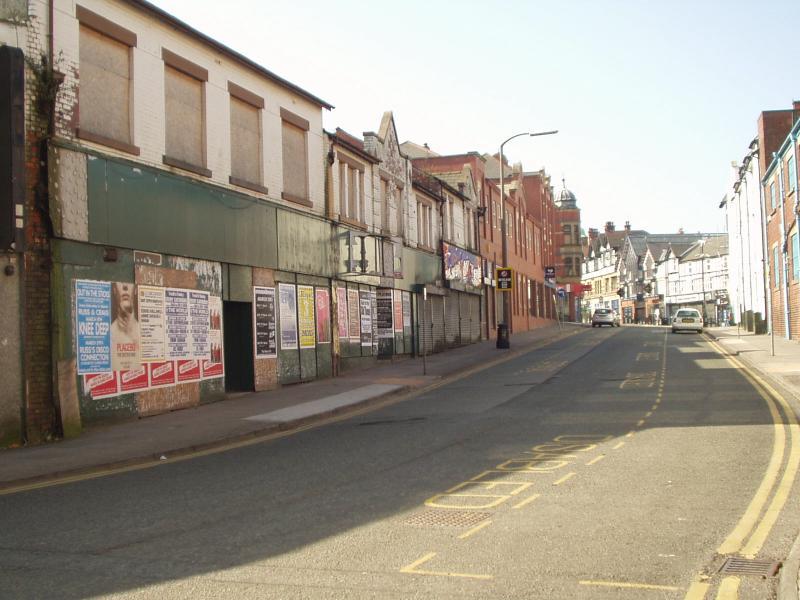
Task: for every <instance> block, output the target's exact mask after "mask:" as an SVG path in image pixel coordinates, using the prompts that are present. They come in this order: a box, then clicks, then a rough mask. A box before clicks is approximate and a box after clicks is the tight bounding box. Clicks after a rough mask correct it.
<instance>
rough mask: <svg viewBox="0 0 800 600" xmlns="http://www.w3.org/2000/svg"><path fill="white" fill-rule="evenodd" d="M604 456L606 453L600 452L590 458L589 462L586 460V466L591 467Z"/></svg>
mask: <svg viewBox="0 0 800 600" xmlns="http://www.w3.org/2000/svg"><path fill="white" fill-rule="evenodd" d="M605 457H606V455H605V454H601V455H600V456H597V457H595V458H593V459H592V460H590V461H589V462H587V463H586V466H587V467H591V466H592V465H593V464H595V463H598V462H600V461H601V460H603V459H604V458H605Z"/></svg>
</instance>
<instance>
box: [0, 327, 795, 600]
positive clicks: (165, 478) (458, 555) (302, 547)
mask: <svg viewBox="0 0 800 600" xmlns="http://www.w3.org/2000/svg"><path fill="white" fill-rule="evenodd" d="M758 383H759V382H758V381H757V380H756V379H752V378H751V377H750V376H749V375H747V373H745V372H744V371H742V370H741V369H739V368H737V364H736V362H735V359H734V360H729V359H728V358H726V357H724V356H722V355H721V354H719V353H718V352H717V350H716V349H715V347H714V346H713V345H712V343H711V342H710V340H708V339H707V338H705V337H701V336H698V335H695V334H677V335H672V334H670V333H669V332H668V331H666V330H664V329H660V328H622V329H602V330H594V329H586V330H582V331H581V332H580V333H579V334H577V335H574V336H571V337H569V338H566V339H563V340H560V341H558V342H556V343H554V344H551V345H549V346H547V347H544V348H540V349H537V350H534V351H532V352H530V353H528V354H525V355H523V356H519V357H517V358H513V359H510V360H508V361H507V362H505V363H503V364H501V365H499V366H494V367H492V368H490V369H483V370H480V369H479V368H476V370H475V372H473V373H471V374H468V375H467V376H464V377H461V378H460V379H457V380H453V381H450V382H448V383H446V384H445V385H442V386H440V387H438V388H437V389H434V390H429V391H427V392H426V393H424V394H423V395H420V396H417V397H413V398H406V399H403V400H402V401H398V402H396V403H394V404H391V405H389V406H384V407H382V408H379V409H377V410H374V411H371V412H366V413H362V414H359V415H357V416H353V417H351V418H348V419H344V420H331V422H329V423H326V424H323V425H321V426H319V427H316V428H313V429H310V430H306V431H302V432H298V433H296V434H293V435H289V436H284V437H280V438H277V439H274V440H272V441H268V442H265V443H261V444H256V445H252V446H247V447H243V448H238V449H234V450H229V451H226V452H222V453H217V454H212V455H206V456H200V457H197V458H195V459H193V460H187V461H183V462H178V463H174V464H165V465H162V466H158V467H155V468H151V469H146V470H141V471H132V472H126V473H120V474H117V475H112V476H108V477H103V478H98V479H88V480H85V481H80V482H76V483H71V484H67V485H60V486H54V487H49V488H44V489H39V490H34V491H29V492H24V493H18V494H11V495H6V496H0V531H2V541H0V597H3V598H44V597H58V598H86V597H98V596H102V597H119V598H123V597H124V598H128V597H135V598H158V599H159V600H165V599H170V598H187V597H192V598H220V597H231V598H234V597H235V598H281V599H285V598H381V599H383V598H390V599H391V598H410V597H414V598H436V599H439V598H545V599H550V598H570V599H571V598H591V599H605V598H624V599H627V598H630V599H637V600H638V599H642V598H644V599H648V598H658V599H662V598H687V599H690V600H697V599H701V598H720V599H721V598H745V599H750V598H753V599H755V598H758V599H762V598H770V597H774V594H775V591H776V589H777V578H775V577H772V576H767V577H766V578H763V577H760V576H756V575H749V574H741V573H736V572H734V573H720V568H721V567H723V565H724V564H725V560H726V558H728V557H731V556H734V557H739V558H741V559H743V562H741V563H739V564H738V567H739V570H740V571H741V570H742V569H750V568H754V569H755V568H756V567H757V568H766V567H762V565H760V564H759V563H754V562H753V560H752V559H754V560H756V561H767V562H770V563H771V562H773V561H779V560H783V559H784V558H785V557H786V556H787V554H788V552H789V549H790V547H791V544H792V543H793V541H794V539H795V537H796V536H797V532H798V530H799V529H800V506H798V505H799V504H800V494H798V493H797V485H798V484H797V480H796V477H795V475H796V472H797V469H798V464H797V463H798V461H800V439H798V427H797V423H796V421H792V419H793V417H790V416H788V415H787V411H786V410H785V407H784V406H783V405H782V401H781V399H780V398H772V397H771V396H769V395H768V394H767V393H766V392H764V391H763V390H761V391H759V389H758V388H757V386H758ZM734 570H736V569H734Z"/></svg>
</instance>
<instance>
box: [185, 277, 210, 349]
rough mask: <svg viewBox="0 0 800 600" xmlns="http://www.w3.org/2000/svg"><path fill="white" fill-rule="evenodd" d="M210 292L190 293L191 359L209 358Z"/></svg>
mask: <svg viewBox="0 0 800 600" xmlns="http://www.w3.org/2000/svg"><path fill="white" fill-rule="evenodd" d="M208 296H209V294H208V292H198V291H196V290H191V291H189V339H190V340H191V344H190V350H191V358H193V359H198V360H200V359H203V358H208V353H209V352H210V347H209V341H208V324H209V321H208Z"/></svg>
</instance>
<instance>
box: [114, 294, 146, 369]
mask: <svg viewBox="0 0 800 600" xmlns="http://www.w3.org/2000/svg"><path fill="white" fill-rule="evenodd" d="M136 304H137V299H136V289H135V286H134V284H132V283H128V282H124V281H115V282H113V283H112V284H111V368H112V369H114V370H115V371H123V370H130V369H133V368H134V367H137V366H139V364H140V361H139V321H138V315H137V310H136Z"/></svg>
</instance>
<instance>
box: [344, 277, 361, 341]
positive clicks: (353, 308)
mask: <svg viewBox="0 0 800 600" xmlns="http://www.w3.org/2000/svg"><path fill="white" fill-rule="evenodd" d="M360 306H361V304H360V300H359V295H358V290H351V289H348V290H347V317H348V324H349V326H350V328H349V336H350V341H351V342H352V343H354V344H358V343H359V342H360V341H361V324H360V319H361V309H360Z"/></svg>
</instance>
